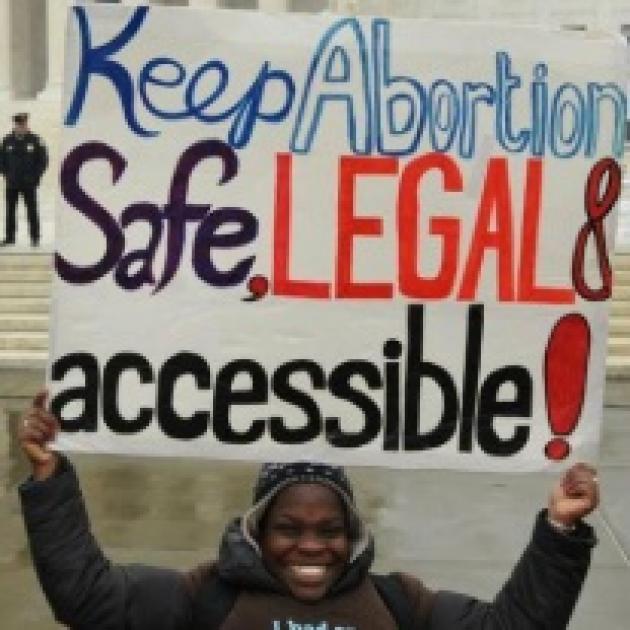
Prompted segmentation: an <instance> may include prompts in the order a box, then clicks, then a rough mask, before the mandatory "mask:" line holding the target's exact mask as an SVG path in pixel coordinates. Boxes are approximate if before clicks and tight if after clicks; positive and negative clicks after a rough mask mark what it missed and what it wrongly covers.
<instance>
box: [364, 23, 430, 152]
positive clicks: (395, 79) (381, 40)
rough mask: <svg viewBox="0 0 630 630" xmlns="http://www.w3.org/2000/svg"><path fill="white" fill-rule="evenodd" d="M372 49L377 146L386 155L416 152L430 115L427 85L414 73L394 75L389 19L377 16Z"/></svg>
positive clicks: (374, 24) (373, 28)
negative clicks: (427, 101) (410, 75)
mask: <svg viewBox="0 0 630 630" xmlns="http://www.w3.org/2000/svg"><path fill="white" fill-rule="evenodd" d="M372 50H373V58H374V102H375V105H374V118H375V122H376V145H377V150H378V152H379V153H381V154H383V155H408V154H410V153H414V152H415V151H416V149H417V147H418V142H419V140H420V136H421V134H422V131H423V128H424V125H425V123H426V119H427V103H426V100H427V97H426V93H425V90H424V87H423V86H422V84H421V83H420V82H419V81H417V80H416V79H413V78H411V77H407V76H392V75H391V69H390V24H389V22H388V21H387V20H382V19H378V20H374V23H373V25H372Z"/></svg>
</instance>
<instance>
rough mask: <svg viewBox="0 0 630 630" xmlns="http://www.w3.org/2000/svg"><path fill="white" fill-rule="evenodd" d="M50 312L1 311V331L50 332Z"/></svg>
mask: <svg viewBox="0 0 630 630" xmlns="http://www.w3.org/2000/svg"><path fill="white" fill-rule="evenodd" d="M49 319H50V318H49V316H48V313H40V314H39V315H32V314H28V315H26V314H24V313H0V333H5V332H11V331H14V332H48V322H49Z"/></svg>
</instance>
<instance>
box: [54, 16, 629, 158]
mask: <svg viewBox="0 0 630 630" xmlns="http://www.w3.org/2000/svg"><path fill="white" fill-rule="evenodd" d="M74 13H75V16H76V19H77V22H78V27H79V33H80V37H81V56H80V63H79V67H78V73H77V76H76V80H75V84H74V90H73V92H72V93H71V94H72V96H71V99H70V102H69V107H68V110H67V112H66V116H65V124H66V126H68V127H72V126H75V125H76V124H77V123H78V121H79V119H80V117H81V113H82V110H83V107H84V105H85V102H86V100H87V99H88V95H89V94H90V86H91V85H92V84H93V83H94V81H93V79H94V77H100V78H101V79H104V80H106V81H108V82H109V83H110V84H111V87H112V88H113V89H114V91H115V93H116V95H117V97H118V99H119V100H120V105H121V107H122V113H123V115H124V119H125V122H126V124H127V125H128V127H129V129H130V130H131V131H132V132H133V133H135V134H137V135H139V136H156V135H158V134H159V133H160V132H159V131H158V130H156V129H152V128H149V127H148V126H147V125H146V123H143V122H142V121H141V118H144V117H146V116H153V117H154V119H156V120H159V121H161V122H162V123H171V122H177V121H181V120H185V119H194V120H196V121H199V122H202V123H204V124H207V125H220V126H219V127H218V128H219V129H221V130H223V129H224V125H227V138H226V140H227V141H228V142H229V144H230V145H231V146H233V147H234V148H237V149H240V148H243V147H245V146H247V145H248V144H249V142H250V140H251V139H252V136H253V133H254V130H255V127H256V125H257V124H259V123H261V124H275V125H277V124H281V123H283V122H286V121H289V124H290V125H292V129H291V128H290V130H289V131H290V134H291V135H290V139H288V141H289V149H290V151H291V152H293V153H309V152H311V151H312V150H315V148H316V137H317V135H318V132H319V130H320V128H321V127H322V126H324V125H327V124H330V121H331V119H332V118H333V117H334V118H335V119H339V120H345V127H346V136H347V143H348V150H349V151H351V152H352V153H355V154H357V155H371V154H374V153H378V154H381V155H393V156H404V155H412V154H415V153H417V152H418V151H419V150H422V151H438V152H451V153H457V154H459V155H460V156H461V157H462V158H471V157H473V156H474V155H475V153H476V146H477V142H478V134H479V133H480V131H479V130H480V129H483V128H484V126H486V124H487V122H488V121H492V120H494V125H493V126H494V134H495V135H496V141H497V143H498V145H499V146H500V147H502V148H503V149H504V150H505V151H506V152H508V153H526V154H529V155H532V156H537V157H538V156H545V155H552V156H555V157H557V158H571V157H574V156H576V155H578V154H583V155H584V156H586V157H593V156H595V155H596V154H598V153H602V152H603V153H608V154H613V155H615V156H617V157H620V156H621V155H623V150H624V133H625V121H626V95H625V91H624V89H622V88H621V87H620V86H619V85H617V84H616V83H612V82H598V81H585V83H584V84H583V85H577V84H576V83H572V82H569V81H565V82H562V83H560V82H559V79H558V78H557V77H556V76H555V75H554V74H553V68H551V67H550V65H549V64H548V63H545V62H544V61H543V60H541V61H539V62H538V63H536V64H534V66H533V68H532V69H531V70H530V73H529V74H530V78H526V75H524V74H523V75H521V74H519V73H518V72H517V71H516V70H515V69H514V66H515V63H514V60H513V59H512V57H511V56H510V54H509V53H508V52H505V51H497V52H496V53H495V60H494V64H493V65H494V70H493V74H494V76H493V78H492V80H491V82H488V81H485V80H482V78H481V77H475V78H474V80H473V79H471V80H469V81H461V82H459V83H457V82H454V81H452V80H449V79H448V78H447V77H440V76H438V77H431V78H430V79H429V77H427V78H425V80H424V82H423V81H422V80H421V78H420V77H419V76H407V75H404V74H400V72H399V71H398V70H397V69H396V68H392V64H391V53H392V46H394V44H395V41H394V42H392V39H394V38H393V37H392V34H391V24H390V22H389V20H386V19H381V18H374V19H372V20H371V21H370V25H371V28H370V29H369V32H366V31H368V29H367V27H366V23H365V22H362V21H359V20H357V19H356V18H344V19H339V20H336V21H335V22H333V23H332V24H331V25H330V26H329V27H328V28H327V30H326V31H325V32H324V33H323V35H322V36H321V38H320V39H319V41H318V42H317V43H316V45H315V49H314V52H313V54H312V56H311V59H310V63H308V64H307V71H306V74H305V78H304V80H303V85H301V86H300V85H299V81H300V80H301V77H295V76H293V75H292V74H291V72H290V71H289V70H287V69H285V68H277V67H273V66H272V65H271V62H270V61H268V60H265V61H263V62H262V63H261V65H260V68H259V70H258V73H257V75H256V76H254V77H253V78H252V79H251V80H249V81H250V82H249V87H247V88H246V89H245V91H244V92H243V93H242V94H237V95H236V97H234V96H232V93H233V89H234V85H235V83H236V79H239V81H238V83H239V85H240V83H241V81H242V79H243V77H236V74H237V72H238V70H237V69H236V68H237V67H238V65H237V64H236V63H235V65H234V67H232V68H231V67H230V65H229V64H228V62H227V61H226V60H224V59H219V58H211V59H204V60H201V61H200V63H199V65H198V66H197V67H189V66H185V65H184V63H182V62H181V61H179V60H178V59H176V58H173V57H169V56H168V54H167V51H164V54H162V55H160V56H158V57H155V58H150V59H147V60H145V61H144V62H142V61H140V62H139V64H138V65H139V67H137V68H136V67H134V68H133V69H132V68H130V67H127V66H126V65H125V63H124V61H123V58H124V56H125V53H124V51H123V49H124V48H125V47H126V46H127V44H129V42H130V41H131V40H133V39H134V38H135V37H136V36H138V33H140V31H141V29H142V27H143V24H144V23H145V21H146V18H147V16H148V15H149V8H148V7H139V8H138V9H137V10H136V11H135V12H134V13H133V14H132V16H131V18H130V19H129V21H128V23H127V24H126V25H125V26H124V27H123V29H122V30H121V31H120V32H119V33H117V34H116V35H115V36H114V37H113V38H112V39H111V40H110V41H108V42H106V43H103V44H100V45H94V44H92V33H91V29H90V22H89V19H88V14H87V12H86V10H85V8H84V7H81V6H77V7H74ZM118 53H121V57H120V58H116V56H117V55H118ZM429 63H430V66H431V67H434V66H435V61H434V60H433V59H430V60H429ZM136 72H137V76H133V75H134V74H135V73H136ZM136 90H137V93H136ZM179 93H181V94H179ZM228 95H229V96H228ZM174 96H175V99H174V98H173V97H174ZM180 97H181V105H179V106H177V107H174V106H173V103H174V102H175V101H176V100H177V99H178V98H180ZM138 102H141V103H142V104H143V105H144V111H142V112H140V111H139V108H138V106H137V103H138ZM270 102H271V103H273V104H270ZM166 103H169V104H170V105H169V106H168V107H167V105H166ZM340 105H341V106H342V107H343V108H345V110H346V112H345V113H346V115H345V116H339V107H340ZM602 133H605V134H606V135H607V136H609V139H608V141H607V143H606V146H603V142H602V143H600V142H599V136H600V134H602Z"/></svg>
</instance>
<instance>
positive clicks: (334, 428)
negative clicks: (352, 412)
mask: <svg viewBox="0 0 630 630" xmlns="http://www.w3.org/2000/svg"><path fill="white" fill-rule="evenodd" d="M353 376H360V377H361V378H363V380H364V381H365V383H366V384H367V386H368V387H369V388H370V389H377V388H380V387H382V386H383V381H382V379H381V374H380V372H379V370H378V368H377V367H376V366H375V365H374V364H372V363H370V362H369V361H345V362H344V363H340V364H339V365H338V366H336V367H335V368H334V369H333V371H332V372H331V373H330V377H329V379H328V388H329V390H330V393H331V394H332V395H333V396H335V397H336V398H340V399H341V400H347V401H348V402H350V403H352V404H353V405H355V406H356V407H358V408H359V409H360V410H361V411H362V412H363V416H364V418H365V424H364V425H363V429H362V430H361V431H359V432H358V433H345V432H344V431H343V429H342V427H341V421H340V419H339V418H335V417H331V418H326V440H327V441H328V442H329V443H330V444H332V445H333V446H338V447H340V448H355V447H358V446H364V445H365V444H368V443H369V442H371V441H372V440H373V439H374V438H375V437H376V436H377V435H378V433H379V431H380V430H381V412H380V410H379V408H378V405H377V404H376V403H375V402H374V401H373V400H372V399H371V398H370V397H369V396H367V395H366V394H365V393H364V392H362V391H360V390H358V389H356V388H355V387H353V386H352V383H351V380H352V377H353Z"/></svg>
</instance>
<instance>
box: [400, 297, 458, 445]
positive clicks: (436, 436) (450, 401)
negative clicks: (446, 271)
mask: <svg viewBox="0 0 630 630" xmlns="http://www.w3.org/2000/svg"><path fill="white" fill-rule="evenodd" d="M407 314H408V315H407V338H408V348H407V375H406V378H405V440H404V444H405V450H407V451H420V450H424V449H429V448H435V447H437V446H441V445H442V444H444V443H446V442H448V440H450V439H451V437H452V436H453V434H454V433H455V430H456V429H457V415H458V399H457V390H456V389H455V384H454V383H453V379H452V378H451V377H450V376H449V374H448V372H447V371H446V370H445V369H444V368H442V367H439V366H438V365H435V364H434V363H430V362H429V361H423V360H422V351H423V347H422V342H423V336H424V306H418V305H410V306H408V307H407ZM423 378H430V379H431V380H433V382H434V383H435V384H436V385H437V386H438V387H439V388H440V390H441V392H442V399H443V402H444V404H443V407H442V416H441V418H440V421H439V423H438V424H437V426H436V427H435V428H434V429H432V430H431V431H429V432H427V433H424V434H422V433H420V432H419V431H420V426H419V425H420V418H419V417H418V416H419V403H420V395H421V384H422V379H423Z"/></svg>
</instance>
